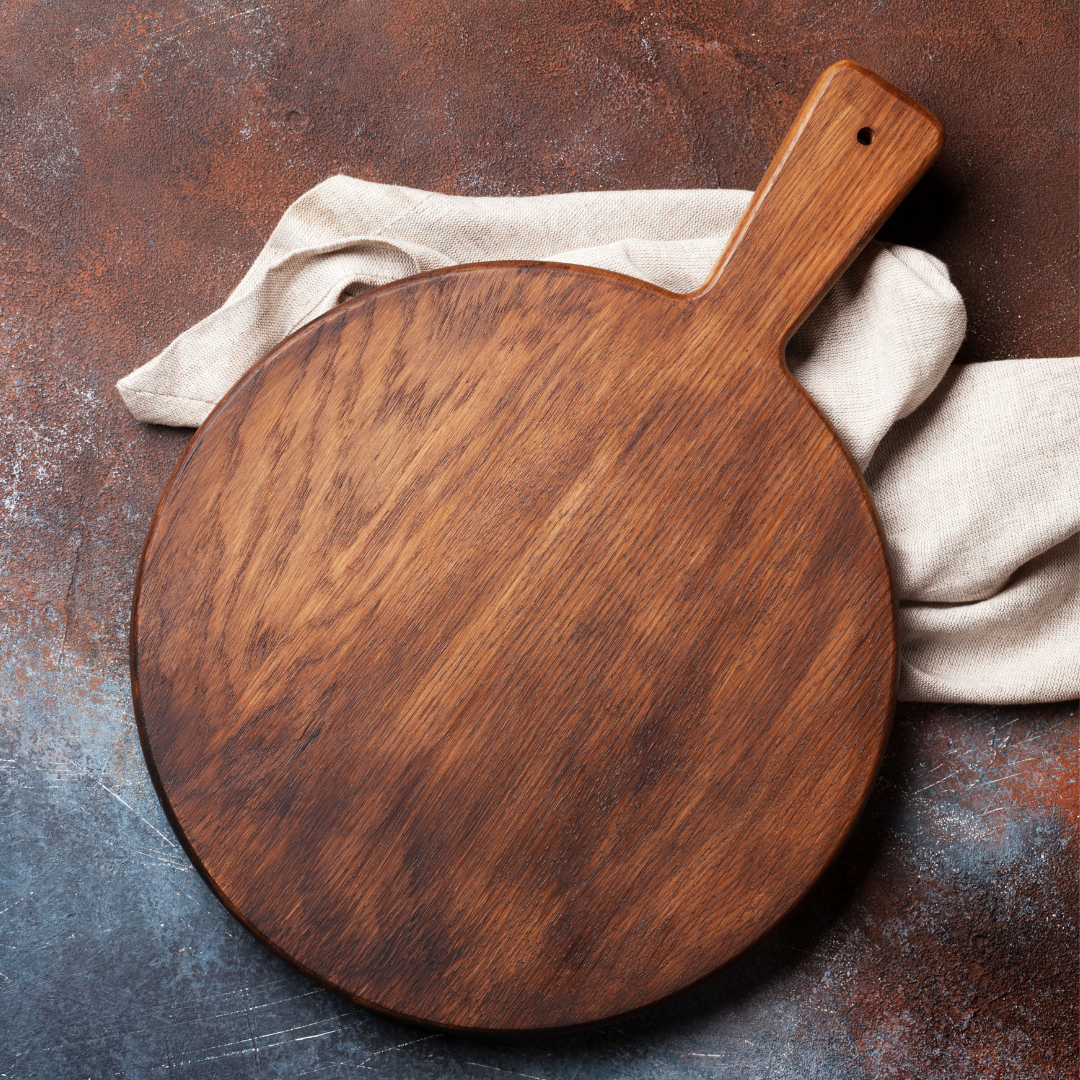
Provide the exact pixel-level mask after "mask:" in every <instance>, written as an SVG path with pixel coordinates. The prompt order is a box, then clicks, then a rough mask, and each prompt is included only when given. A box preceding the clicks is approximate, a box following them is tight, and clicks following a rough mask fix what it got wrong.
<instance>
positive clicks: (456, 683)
mask: <svg viewBox="0 0 1080 1080" xmlns="http://www.w3.org/2000/svg"><path fill="white" fill-rule="evenodd" d="M867 128H868V129H870V130H871V131H872V132H873V136H872V139H871V141H870V142H869V145H866V144H864V142H863V141H860V140H859V138H858V137H857V135H858V132H860V131H862V130H863V129H867ZM941 141H942V135H941V128H940V125H939V124H938V123H937V121H936V120H934V118H933V117H931V116H930V115H929V114H928V113H927V112H926V111H925V110H923V109H922V108H921V107H919V106H918V105H916V104H915V103H913V102H911V101H910V100H909V99H907V98H905V97H904V96H903V95H901V94H900V93H899V92H898V91H896V90H894V89H893V88H891V87H889V86H888V85H887V84H885V83H883V82H882V81H881V80H880V79H877V78H876V77H875V76H873V75H871V74H870V73H868V72H865V71H864V70H862V69H860V68H858V67H856V66H855V65H853V64H846V63H845V64H840V65H836V66H834V67H833V68H830V69H829V71H827V72H826V73H825V74H824V75H823V76H822V78H821V80H819V82H818V84H817V85H816V86H815V88H814V90H813V91H812V93H811V95H810V97H809V99H808V101H807V104H806V106H805V107H804V109H803V111H802V112H801V113H800V116H799V118H798V120H797V121H796V124H795V125H794V127H793V129H792V131H791V133H790V134H789V136H788V138H787V139H786V140H785V142H784V144H783V146H782V147H781V149H780V151H779V152H778V154H777V157H776V159H775V161H774V162H773V164H772V166H771V167H770V169H769V172H768V173H767V175H766V177H765V179H764V180H763V181H762V185H761V187H760V188H759V190H758V192H757V194H756V196H755V198H754V201H753V203H752V204H751V206H750V208H749V209H748V211H747V214H746V216H745V218H744V220H743V222H742V223H741V225H740V226H739V229H738V230H737V232H736V235H735V237H734V238H733V239H732V242H731V244H730V245H729V247H728V250H727V251H726V253H725V255H724V257H723V259H722V260H721V262H720V264H719V266H718V267H717V270H716V273H715V274H714V276H713V278H712V279H711V280H710V282H709V283H708V285H707V286H706V287H705V288H704V289H702V290H701V291H700V292H699V293H697V294H695V295H692V296H678V295H674V294H671V293H667V292H665V291H663V290H660V289H656V288H652V287H649V286H646V285H643V284H642V283H640V282H638V281H634V280H632V279H628V278H623V277H620V276H618V275H614V274H610V273H606V272H602V271H596V270H589V269H585V268H581V267H572V266H560V265H554V264H545V263H512V264H511V263H502V264H478V265H475V266H471V267H458V268H453V269H451V270H447V271H442V272H438V273H434V274H428V275H423V276H421V277H417V278H411V279H408V280H405V281H402V282H398V283H395V284H392V285H389V286H386V287H384V288H381V289H377V290H373V291H372V292H370V293H367V294H365V295H363V296H361V297H359V298H357V299H356V300H354V301H351V302H349V303H348V304H346V305H343V306H342V307H340V308H338V309H335V310H334V311H332V312H330V313H329V314H327V315H325V316H323V317H322V318H320V319H317V320H316V321H315V322H313V323H311V324H310V325H308V326H307V327H305V328H303V329H302V330H300V331H299V332H298V333H296V334H294V335H293V336H292V337H291V338H290V339H288V340H287V341H286V342H284V343H283V344H282V345H281V346H279V347H278V348H277V349H275V350H274V351H273V352H272V353H271V354H270V355H269V356H267V357H266V358H265V359H264V360H263V361H262V362H261V363H260V364H259V365H257V366H256V367H255V368H253V369H252V371H250V372H249V373H248V374H247V375H246V376H245V377H244V378H243V379H241V380H240V382H239V383H238V384H237V385H236V387H234V388H233V390H232V391H231V392H230V394H229V395H228V396H227V397H226V398H225V400H224V401H222V403H221V404H220V405H219V406H218V407H217V409H216V410H215V411H214V413H213V414H212V415H211V416H210V418H209V419H208V420H207V421H206V423H205V424H204V425H203V426H202V428H200V429H199V431H198V432H197V433H196V435H195V437H194V438H193V440H192V442H191V445H190V446H189V448H188V450H187V452H186V453H185V455H184V457H183V459H182V460H181V462H180V464H179V465H178V466H177V470H176V472H175V474H174V476H173V478H172V480H171V481H170V484H169V486H168V488H167V489H166V492H165V494H164V496H163V497H162V501H161V504H160V506H159V508H158V512H157V514H156V516H155V520H154V522H153V523H152V525H151V529H150V533H149V535H148V537H147V542H146V547H145V550H144V553H143V559H142V563H141V565H140V570H139V577H138V580H137V582H136V590H135V602H134V611H133V621H132V679H133V686H134V694H135V707H136V715H137V718H138V722H139V729H140V734H141V737H142V740H143V746H144V749H145V751H146V755H147V760H148V762H149V763H150V768H151V772H152V774H153V775H154V779H155V783H156V785H157V787H158V790H159V793H160V794H161V797H162V800H163V802H164V804H165V806H166V809H167V811H168V813H169V815H170V818H171V820H172V821H173V824H174V826H175V827H176V829H177V831H178V834H179V835H180V836H181V838H182V840H183V841H184V843H185V846H186V847H187V850H188V851H189V853H190V854H191V856H192V858H193V859H194V860H195V862H196V864H197V865H198V866H199V868H200V870H201V871H202V872H203V874H204V876H205V877H206V878H207V880H208V881H209V882H210V884H211V886H212V887H213V888H214V889H215V891H216V892H217V893H218V895H219V896H220V897H221V898H222V900H223V901H224V902H225V903H226V905H228V907H229V908H230V910H232V911H233V912H234V913H235V914H236V915H237V916H238V917H239V918H240V919H241V920H242V921H243V922H244V923H245V924H246V925H247V926H248V927H249V928H250V929H252V931H253V932H255V933H256V934H257V935H259V936H260V937H261V938H262V939H263V940H264V941H265V942H266V943H267V944H268V945H270V946H271V947H272V948H274V949H275V950H276V951H278V952H279V953H280V954H281V955H283V956H285V957H287V958H288V959H290V960H291V961H292V962H293V963H295V964H297V965H298V966H299V967H301V968H302V969H303V970H304V971H306V972H308V973H309V974H311V975H313V976H314V977H316V978H318V979H320V980H322V981H323V982H325V983H327V984H328V985H330V986H333V987H335V988H337V989H338V990H340V991H341V992H343V993H345V994H347V995H349V996H350V997H352V998H353V999H355V1000H357V1001H359V1002H362V1003H364V1004H367V1005H370V1006H373V1007H375V1008H379V1009H382V1010H384V1011H387V1012H391V1013H393V1014H396V1015H400V1016H405V1017H409V1018H412V1019H415V1020H418V1021H421V1022H424V1023H429V1024H434V1025H439V1026H443V1027H448V1028H466V1029H483V1030H489V1031H510V1030H526V1029H535V1028H544V1027H555V1026H559V1027H565V1026H572V1025H577V1024H584V1023H591V1022H596V1021H598V1020H602V1019H605V1018H608V1017H612V1016H616V1015H619V1014H622V1013H626V1012H628V1011H631V1010H634V1009H639V1008H642V1007H644V1006H646V1005H648V1004H650V1003H652V1002H655V1001H657V1000H659V999H661V998H664V997H666V996H668V995H670V994H673V993H676V992H678V991H679V990H681V989H683V988H685V987H686V986H688V985H690V984H692V983H694V982H696V981H698V980H700V979H701V978H704V977H705V976H707V975H708V974H710V973H711V972H713V971H715V970H716V969H717V968H718V967H719V966H721V965H722V964H724V963H726V962H727V961H728V960H730V959H731V958H733V957H734V956H735V955H737V954H738V953H740V952H741V951H743V950H744V949H746V948H747V947H748V946H749V945H751V944H752V943H753V942H754V941H755V940H756V939H757V938H758V937H760V935H761V934H762V933H764V932H765V931H766V930H767V929H768V928H769V926H771V925H772V924H773V923H774V922H775V921H776V920H777V919H778V918H779V917H780V916H781V915H782V914H783V913H784V912H785V911H787V910H788V909H789V908H790V906H791V905H792V904H793V903H794V902H795V901H796V900H797V899H798V898H799V896H801V895H802V893H803V892H804V891H805V890H806V889H807V888H808V887H809V886H810V885H811V884H812V882H813V881H814V879H815V878H816V877H817V876H818V875H819V874H820V872H821V870H822V869H823V867H824V866H825V865H826V863H827V862H828V860H829V859H830V858H831V857H832V855H833V854H834V853H835V852H836V850H837V849H838V847H839V845H840V844H841V843H842V842H843V839H844V837H845V835H846V834H847V832H848V830H849V829H850V827H851V826H852V824H853V823H854V821H855V819H856V817H857V815H858V813H859V810H860V809H861V806H862V803H863V801H864V800H865V797H866V795H867V793H868V791H869V787H870V785H871V783H872V781H873V778H874V775H875V773H876V770H877V766H878V762H879V760H880V756H881V752H882V749H883V746H884V742H885V739H886V737H887V733H888V726H889V722H890V717H891V713H892V708H893V703H894V699H895V685H896V674H897V659H898V658H897V646H896V629H895V610H894V600H893V596H892V590H891V585H890V578H889V570H888V564H887V559H886V555H885V552H884V550H883V545H882V540H881V536H880V533H879V529H878V526H877V523H876V519H875V517H874V513H873V509H872V506H871V504H870V501H869V497H868V495H867V492H866V490H865V487H864V485H863V484H862V481H861V478H860V477H859V475H858V472H857V470H856V468H855V466H854V465H853V463H852V462H851V460H850V458H849V457H848V455H847V454H846V452H845V451H844V449H843V448H842V446H841V445H840V443H839V441H838V440H837V438H836V437H835V435H834V433H833V432H832V430H831V429H830V427H829V425H828V424H827V422H826V421H825V420H824V419H823V418H822V417H821V415H820V414H819V413H818V411H817V410H816V409H815V407H814V406H813V405H812V403H811V402H810V401H809V399H808V398H807V397H806V395H805V394H804V393H803V392H802V390H801V389H800V388H799V386H798V384H797V383H795V382H794V380H793V379H792V378H791V377H790V375H789V374H788V373H787V372H786V370H785V369H784V366H783V361H782V351H783V346H784V343H785V342H786V340H787V339H788V337H789V336H790V335H791V333H793V332H794V330H795V329H796V328H797V326H798V324H799V323H800V322H801V320H802V319H803V318H804V317H805V315H806V314H807V313H808V312H809V310H811V308H812V307H813V305H814V304H815V303H816V302H817V301H818V300H819V299H820V297H821V296H822V295H823V294H824V292H825V291H826V290H827V289H828V288H829V286H830V285H831V284H832V282H833V281H834V280H835V279H836V277H837V276H838V275H839V274H840V273H841V272H842V270H843V269H844V268H845V267H846V265H848V263H849V262H850V261H851V259H852V258H854V256H855V255H856V254H857V252H858V250H859V249H860V248H861V247H862V245H863V244H864V243H865V241H866V239H867V238H868V237H869V236H870V235H871V234H872V232H873V231H874V229H875V228H876V227H877V225H878V224H879V223H880V222H881V221H882V220H883V219H884V217H885V216H887V214H888V213H889V211H890V210H891V209H892V208H893V207H894V206H895V205H896V203H897V202H898V201H899V200H900V198H902V196H903V195H904V193H905V192H906V191H907V190H908V188H909V187H910V186H911V184H912V183H914V181H915V180H916V179H917V178H918V176H919V175H920V174H921V173H922V172H923V171H924V170H925V168H926V167H927V165H928V164H929V163H930V161H931V160H932V159H933V157H934V156H935V155H936V153H937V152H938V150H939V148H940V145H941Z"/></svg>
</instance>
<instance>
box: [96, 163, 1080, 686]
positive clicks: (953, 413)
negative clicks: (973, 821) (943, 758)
mask: <svg viewBox="0 0 1080 1080" xmlns="http://www.w3.org/2000/svg"><path fill="white" fill-rule="evenodd" d="M749 198H750V193H749V192H746V191H703V190H696V191H623V192H595V193H581V194H569V195H541V196H536V197H528V198H466V197H460V196H449V195H438V194H435V193H433V192H429V191H417V190H414V189H411V188H400V187H393V186H391V185H387V184H373V183H369V182H367V181H364V180H356V179H352V178H350V177H346V176H335V177H332V178H331V179H329V180H326V181H325V182H324V183H322V184H319V185H318V186H317V187H315V188H313V189H312V190H311V191H309V192H307V193H306V194H305V195H302V196H301V197H300V198H299V199H298V200H297V201H296V202H295V203H293V204H292V206H290V207H289V208H288V210H287V211H286V212H285V215H284V217H282V219H281V221H280V222H279V224H278V226H277V228H275V229H274V231H273V233H272V234H271V236H270V239H269V240H268V241H267V244H266V246H265V247H264V248H263V250H262V252H261V253H260V254H259V256H258V258H257V259H256V260H255V262H254V264H253V265H252V267H251V269H250V270H249V271H248V272H247V274H246V275H245V276H244V279H243V280H242V281H241V282H240V284H239V285H238V286H237V287H236V289H235V290H234V291H233V293H232V295H230V296H229V298H228V299H227V300H226V301H225V303H224V304H223V305H222V307H221V308H219V309H218V310H217V311H215V312H214V313H213V314H212V315H209V316H208V317H207V318H205V319H203V320H202V322H200V323H198V324H197V325H195V326H193V327H192V328H191V329H189V330H187V331H186V332H185V333H183V334H181V335H180V337H178V338H177V339H176V340H175V341H174V342H173V343H172V344H171V345H169V346H168V348H166V349H165V350H164V351H163V352H162V353H160V354H159V355H158V356H157V357H155V358H154V359H153V360H151V361H150V362H149V363H147V364H144V365H143V366H142V367H140V368H138V369H137V370H136V371H133V372H132V373H131V374H130V375H128V376H127V377H126V378H124V379H121V380H120V382H119V383H118V384H117V387H118V389H119V391H120V394H121V396H122V397H123V399H124V401H125V403H126V404H127V406H128V408H129V409H130V410H131V412H132V414H133V415H134V416H135V417H136V419H138V420H143V421H147V422H149V423H156V424H172V425H179V426H185V425H191V426H194V425H197V424H200V423H202V421H203V420H204V419H205V418H206V416H207V414H208V413H209V412H210V410H211V408H212V407H213V406H214V404H215V403H216V402H217V401H218V400H219V399H220V398H221V397H222V396H223V395H224V394H225V392H226V391H227V390H228V389H229V387H230V386H232V384H233V383H234V382H235V381H236V380H237V379H238V378H239V377H240V376H241V375H242V374H243V373H244V372H245V371H246V370H247V369H248V368H249V367H250V366H251V365H252V364H253V363H255V362H256V361H257V360H258V359H259V358H260V357H261V356H262V355H263V354H265V353H266V352H267V351H268V350H269V349H271V348H272V347H273V346H274V345H276V344H277V343H278V342H279V341H281V340H282V338H284V337H286V336H287V335H288V334H290V333H292V332H293V331H294V330H296V329H297V328H298V327H299V326H301V325H303V324H304V323H305V322H307V321H309V320H310V319H312V318H314V317H315V316H317V315H321V314H322V313H323V312H325V311H328V310H329V309H330V308H332V307H334V306H335V305H336V304H338V303H340V302H342V301H343V300H345V299H347V298H349V297H351V296H354V295H356V294H357V293H359V292H362V291H363V290H364V289H367V288H371V287H373V286H376V285H383V284H386V283H387V282H390V281H394V280H396V279H398V278H401V277H406V276H408V275H410V274H416V273H421V272H423V271H426V270H434V269H437V268H439V267H443V266H452V265H455V264H458V263H466V262H481V261H488V260H494V259H549V260H553V261H558V262H569V263H578V264H582V265H585V266H596V267H603V268H604V269H607V270H614V271H617V272H618V273H622V274H629V275H631V276H633V277H637V278H641V279H643V280H645V281H650V282H652V283H653V284H656V285H660V286H662V287H663V288H666V289H670V290H672V291H674V292H690V291H692V290H693V289H696V288H697V287H699V286H700V285H701V284H703V283H704V281H705V279H706V278H707V277H708V275H709V272H710V271H711V270H712V268H713V267H714V266H715V264H716V262H717V260H718V258H719V257H720V254H721V251H722V250H723V247H724V245H725V243H726V241H727V238H728V236H729V235H730V234H731V232H732V230H733V229H734V227H735V225H736V223H737V222H738V220H739V218H740V216H741V215H742V212H743V210H744V209H745V207H746V204H747V202H748V201H749ZM965 327H966V316H965V312H964V305H963V301H962V300H961V298H960V295H959V294H958V293H957V291H956V289H955V288H954V286H953V285H952V283H951V282H950V280H949V275H948V271H947V269H946V268H945V266H944V265H943V264H942V263H941V262H940V261H939V260H937V259H935V258H934V257H933V256H931V255H928V254H926V253H925V252H922V251H917V250H915V249H914V248H908V247H903V246H900V245H897V244H880V243H877V242H872V243H871V244H870V245H869V247H868V248H867V249H866V250H865V251H864V252H863V254H862V255H861V256H860V257H859V258H858V259H857V260H856V261H855V263H854V264H853V265H852V267H851V268H850V269H849V270H848V272H847V273H846V274H845V275H844V276H843V277H842V278H841V279H840V281H839V283H838V284H837V285H836V287H835V288H834V289H833V290H832V292H830V293H829V295H828V296H827V297H826V298H825V300H824V301H823V302H822V304H821V305H820V306H819V307H818V309H817V310H816V311H815V312H814V313H813V314H812V315H811V316H810V318H809V319H808V320H807V322H806V323H805V324H804V326H803V327H802V329H801V330H800V331H799V332H798V334H797V335H796V336H795V337H794V338H793V339H792V341H791V343H790V344H789V346H788V350H787V361H788V366H789V367H790V369H791V371H792V373H793V374H794V375H795V377H796V378H797V379H798V380H799V381H800V382H801V383H802V385H803V386H804V387H805V388H806V390H807V391H808V392H809V393H810V394H811V396H812V397H813V398H814V400H815V401H816V402H817V403H818V405H819V406H820V407H821V409H822V411H823V412H824V413H825V414H826V416H828V417H829V419H830V420H831V421H832V423H833V425H834V426H835V428H836V430H837V432H838V433H839V435H840V437H841V438H842V439H843V440H844V442H845V444H846V445H847V447H848V449H849V450H850V451H851V454H852V456H853V457H854V458H855V460H856V462H857V463H858V464H859V467H860V468H862V469H863V471H864V473H865V476H866V479H867V482H868V484H869V486H870V489H871V491H872V492H873V495H874V498H875V500H876V502H877V507H878V511H879V513H880V516H881V520H882V523H883V525H884V529H885V534H886V539H887V542H888V545H889V548H890V553H891V557H892V563H893V568H894V572H895V581H896V586H897V590H898V594H899V597H900V630H901V650H902V657H903V661H902V672H901V684H900V697H901V699H906V700H912V701H964V702H973V703H984V704H1011V703H1019V702H1032V701H1056V700H1061V699H1065V698H1069V697H1076V696H1078V695H1080V435H1078V432H1080V358H1076V357H1072V358H1064V359H1035V360H1009V361H1002V362H998V363H989V364H977V365H968V366H956V367H953V366H952V360H953V357H954V356H955V354H956V350H957V349H958V347H959V345H960V342H961V340H962V339H963V337H964V332H965Z"/></svg>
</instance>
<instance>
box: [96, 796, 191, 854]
mask: <svg viewBox="0 0 1080 1080" xmlns="http://www.w3.org/2000/svg"><path fill="white" fill-rule="evenodd" d="M94 783H95V784H97V786H98V787H101V788H105V790H106V791H107V792H108V793H109V794H110V795H111V796H112V797H113V798H114V799H115V800H116V801H117V802H118V803H121V804H123V805H124V806H126V807H127V808H128V809H129V810H130V811H131V812H132V813H133V814H134V815H135V816H136V817H137V818H138V819H139V820H140V821H141V822H142V823H143V824H144V825H150V822H149V821H147V820H146V818H144V817H143V816H142V814H140V813H139V811H138V810H136V809H135V807H134V806H132V805H131V803H129V802H124V800H123V799H121V798H120V796H119V795H117V794H116V792H115V791H113V789H112V788H111V787H107V786H106V785H105V784H103V783H102V782H101V781H100V780H96V779H95V780H94ZM150 828H151V829H153V830H154V832H156V833H157V834H158V836H160V837H161V839H162V840H164V841H165V843H166V844H168V845H169V847H172V848H174V847H176V844H175V843H174V842H173V841H172V840H170V839H169V838H168V837H167V836H166V835H165V834H164V833H163V832H162V831H161V830H160V829H158V828H155V827H154V826H153V825H150Z"/></svg>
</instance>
